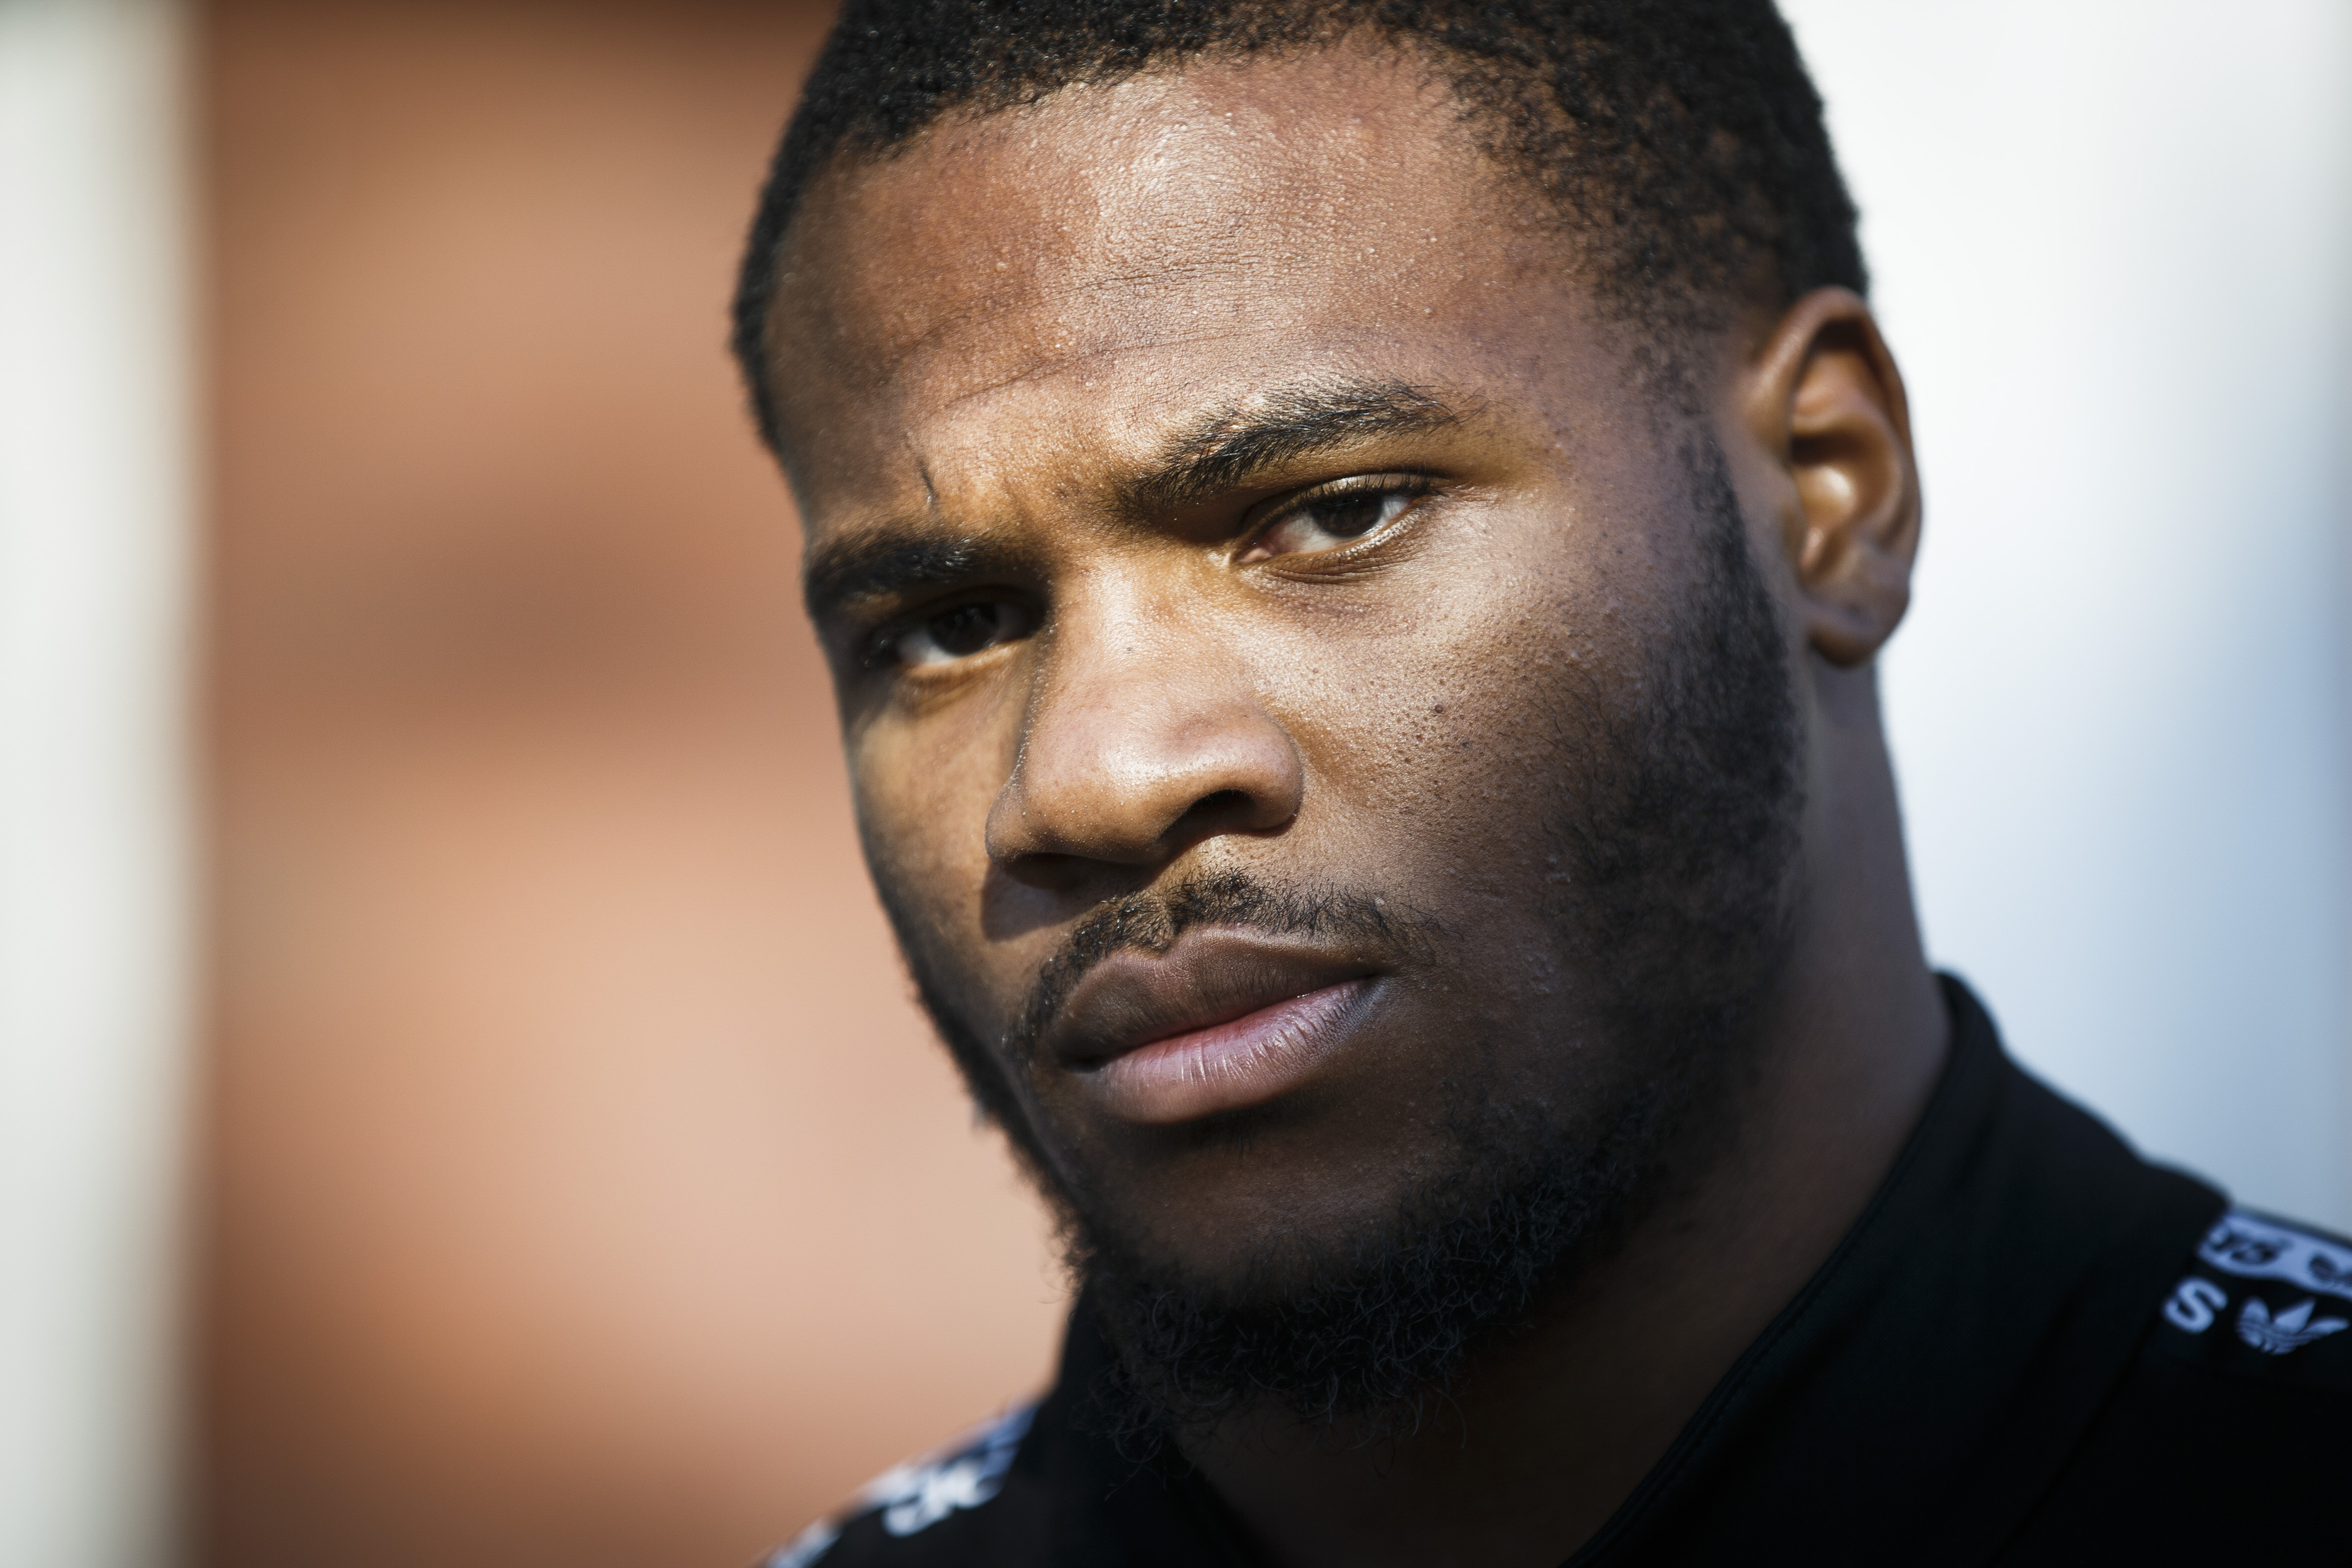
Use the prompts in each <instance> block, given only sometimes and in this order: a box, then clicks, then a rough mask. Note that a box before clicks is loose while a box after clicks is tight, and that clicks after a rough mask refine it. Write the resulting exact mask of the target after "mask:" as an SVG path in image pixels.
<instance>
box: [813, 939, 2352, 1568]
mask: <svg viewBox="0 0 2352 1568" xmlns="http://www.w3.org/2000/svg"><path fill="white" fill-rule="evenodd" d="M1945 995H1946V999H1947V1002H1948V1005H1949V1006H1950V1008H1951V1012H1952V1018H1953V1025H1954V1027H1953V1031H1952V1049H1951V1054H1950V1058H1949V1060H1948V1063H1947V1065H1946V1067H1945V1068H1944V1073H1943V1077H1942V1079H1941V1080H1940V1081H1939V1082H1938V1084H1937V1088H1936V1091H1935V1094H1934V1097H1933V1098H1932V1099H1931V1100H1929V1101H1928V1104H1927V1110H1926V1113H1925V1114H1924V1115H1923V1116H1922V1117H1921V1119H1920V1122H1919V1125H1918V1127H1917V1128H1916V1130H1914V1131H1913V1132H1912V1135H1911V1137H1910V1139H1909V1141H1908V1142H1906V1144H1905V1146H1904V1149H1903V1152H1902V1153H1901V1154H1900V1155H1899V1156H1898V1157H1897V1159H1896V1161H1895V1167H1894V1169H1893V1170H1892V1171H1891V1172H1890V1173H1888V1175H1887V1178H1886V1181H1885V1184H1884V1185H1882V1186H1881V1188H1880V1189H1879V1191H1878V1193H1877V1194H1876V1195H1875V1196H1874V1198H1873V1199H1872V1200H1871V1204H1870V1206H1869V1208H1868V1209H1866V1210H1865V1211H1864V1214H1863V1216H1862V1218H1861V1219H1860V1220H1859V1221H1857V1222H1856V1223H1855V1225H1854V1226H1853V1230H1852V1231H1851V1232H1849V1233H1848V1234H1847V1236H1846V1237H1845V1238H1844V1240H1843V1241H1842V1242H1841V1243H1839V1245H1838V1247H1837V1250H1836V1251H1835V1252H1833V1253H1832V1255H1831V1256H1830V1258H1829V1260H1828V1261H1827V1262H1826V1263H1824V1264H1822V1268H1821V1269H1820V1271H1819V1272H1818V1273H1816V1274H1815V1275H1814V1276H1813V1278H1812V1279H1811V1281H1810V1282H1809V1283H1807V1285H1806V1286H1805V1288H1804V1289H1802V1290H1801V1291H1800V1292H1799V1293H1798V1295H1797V1297H1796V1299H1795V1300H1791V1301H1790V1303H1789V1304H1788V1306H1787V1307H1785V1308H1783V1309H1782V1310H1781V1311H1780V1315H1779V1316H1778V1317H1777V1318H1775V1319H1774V1320H1773V1321H1772V1323H1771V1325H1770V1326H1769V1327H1768V1328H1767V1329H1766V1330H1765V1331H1764V1332H1763V1333H1762V1334H1761V1335H1760V1336H1759V1337H1758V1339H1757V1340H1756V1342H1755V1343H1753V1344H1751V1345H1750V1346H1748V1350H1747V1351H1746V1352H1744V1353H1743V1354H1742V1355H1741V1356H1740V1358H1739V1361H1738V1363H1737V1364H1736V1365H1734V1366H1733V1367H1732V1369H1731V1371H1730V1372H1729V1373H1727V1375H1726V1376H1725V1377H1724V1379H1723V1381H1722V1382H1721V1383H1720V1384H1717V1387H1716V1389H1715V1390H1714V1392H1713V1393H1712V1394H1709V1395H1708V1397H1707V1399H1706V1404H1704V1405H1701V1406H1700V1408H1699V1410H1698V1412H1697V1413H1696V1415H1693V1416H1692V1417H1691V1419H1690V1422H1689V1424H1688V1425H1687V1426H1685V1427H1684V1429H1683V1431H1682V1433H1681V1435H1680V1436H1678V1437H1676V1439H1675V1443H1674V1446H1673V1447H1671V1448H1670V1449H1669V1450H1668V1451H1667V1453H1666V1456H1665V1458H1663V1459H1662V1460H1660V1461H1659V1463H1658V1465H1657V1467H1656V1468H1655V1469H1654V1470H1652V1471H1651V1473H1650V1474H1649V1475H1648V1477H1646V1478H1645V1479H1643V1482H1642V1484H1641V1485H1640V1486H1639V1487H1637V1488H1636V1489H1634V1491H1633V1495H1632V1496H1630V1497H1629V1498H1627V1499H1626V1500H1625V1501H1624V1503H1623V1504H1622V1506H1621V1507H1620V1508H1619V1509H1618V1510H1617V1512H1616V1514H1615V1515H1614V1516H1613V1517H1612V1519H1611V1520H1610V1521H1609V1522H1608V1523H1607V1524H1606V1525H1604V1526H1603V1527H1602V1528H1601V1531H1600V1532H1599V1533H1598V1534H1596V1535H1595V1536H1594V1537H1593V1538H1592V1539H1591V1541H1589V1542H1586V1543H1585V1544H1584V1545H1583V1546H1582V1547H1581V1548H1580V1550H1579V1551H1578V1552H1576V1554H1575V1555H1574V1556H1573V1557H1571V1558H1570V1560H1569V1568H1646V1565H1650V1564H1667V1563H1672V1564H1677V1565H1682V1564H1693V1563H1757V1562H1759V1561H1761V1562H1774V1561H1795V1560H1801V1561H1803V1562H1805V1563H1809V1564H1842V1563H1869V1564H1874V1565H1877V1564H1887V1563H1902V1564H1906V1565H1924V1564H1974V1563H2004V1564H2021V1565H2022V1564H2044V1563H2047V1564H2060V1563H2063V1564H2068V1565H2070V1568H2072V1565H2080V1564H2086V1563H2130V1564H2133V1565H2134V1568H2147V1565H2150V1564H2158V1563H2195V1564H2198V1565H2200V1568H2221V1565H2222V1564H2229V1563H2244V1562H2252V1561H2254V1560H2255V1557H2256V1554H2257V1553H2259V1554H2261V1555H2263V1557H2265V1558H2268V1557H2269V1556H2270V1555H2271V1554H2272V1553H2275V1552H2294V1553H2295V1554H2296V1555H2297V1557H2298V1559H2299V1560H2303V1561H2309V1562H2313V1563H2321V1562H2347V1561H2352V1529H2347V1528H2346V1527H2344V1526H2340V1525H2338V1524H2337V1522H2336V1515H2337V1513H2338V1512H2339V1508H2338V1505H2337V1498H2338V1496H2339V1495H2341V1494H2337V1493H2336V1491H2335V1488H2336V1487H2337V1486H2347V1487H2352V1333H2347V1332H2345V1329H2346V1327H2347V1320H2352V1244H2347V1243H2346V1242H2344V1241H2342V1240H2339V1239H2337V1238H2335V1237H2327V1236H2324V1235H2320V1234H2318V1233H2315V1232H2313V1231H2311V1230H2309V1229H2307V1228H2305V1227H2304V1226H2295V1225H2290V1224H2287V1223H2285V1222H2283V1221H2279V1220H2274V1219H2268V1218H2263V1217H2262V1216H2259V1215H2252V1214H2249V1213H2246V1212H2244V1211H2242V1210H2238V1209H2233V1208H2231V1207H2229V1205H2228V1204H2227V1203H2226V1201H2225V1200H2224V1199H2223V1198H2222V1197H2221V1194H2218V1193H2216V1192H2214V1191H2213V1190H2212V1189H2211V1188H2210V1187H2207V1186H2205V1185H2204V1184H2201V1183H2199V1182H2196V1181H2193V1180H2191V1179H2189V1177H2187V1176H2183V1175H2180V1174H2178V1173H2174V1172H2170V1171H2166V1170H2161V1169H2158V1167H2156V1166H2153V1165H2150V1164H2148V1163H2146V1162H2145V1161H2143V1160H2141V1159H2140V1158H2139V1157H2138V1156H2137V1154H2135V1153H2133V1152H2131V1150H2130V1149H2128V1148H2126V1146H2125V1145H2124V1143H2123V1142H2121V1141H2120V1140H2119V1139H2117V1138H2116V1136H2115V1134H2113V1133H2112V1132H2110V1131H2107V1130H2106V1128H2105V1127H2104V1126H2102V1125H2100V1123H2099V1122H2097V1121H2095V1120H2093V1119H2092V1118H2091V1117H2090V1116H2088V1115H2086V1114H2084V1112H2083V1111H2082V1110H2078V1109H2077V1108H2075V1107H2074V1106H2073V1105H2071V1104H2069V1103H2067V1102H2066V1101H2065V1100H2061V1099H2059V1098H2058V1096H2056V1095H2055V1094H2053V1093H2052V1092H2051V1091H2050V1090H2049V1089H2045V1088H2043V1087H2042V1085H2041V1084H2040V1083H2038V1082H2036V1081H2035V1080H2034V1079H2032V1078H2029V1077H2028V1076H2026V1074H2025V1073H2024V1072H2023V1071H2021V1069H2020V1068H2018V1067H2017V1066H2016V1064H2014V1063H2013V1062H2011V1060H2010V1059H2009V1058H2008V1057H2007V1056H2006V1055H2005V1054H2004V1053H2003V1052H2002V1050H2001V1048H2000V1038H1999V1037H1998V1036H1997V1035H1996V1034H1995V1032H1994V1029H1993V1025H1992V1020H1991V1019H1990V1017H1988V1016H1986V1014H1985V1012H1984V1009H1983V1008H1982V1007H1981V1006H1980V1005H1978V1003H1977V1001H1976V998H1975V997H1974V996H1972V995H1971V994H1969V991H1968V990H1967V988H1966V987H1964V986H1962V985H1961V984H1959V983H1958V982H1957V981H1953V980H1947V981H1946V982H1945ZM1109 1354H1110V1352H1109V1350H1108V1347H1107V1346H1106V1345H1105V1344H1104V1343H1103V1342H1102V1340H1101V1337H1100V1333H1099V1331H1098V1330H1097V1328H1096V1326H1095V1324H1094V1322H1093V1321H1092V1318H1091V1316H1090V1314H1088V1313H1087V1310H1086V1309H1085V1307H1084V1305H1083V1303H1082V1304H1081V1306H1080V1307H1079V1309H1078V1310H1076V1311H1075V1312H1074V1313H1073V1314H1072V1317H1071V1321H1070V1326H1069V1331H1068V1333H1067V1335H1066V1342H1065V1345H1064V1349H1063V1357H1062V1365H1061V1370H1060V1373H1059V1375H1058V1377H1057V1379H1056V1382H1055V1387H1054V1389H1053V1391H1052V1392H1051V1393H1050V1394H1047V1395H1046V1397H1045V1400H1044V1401H1043V1402H1042V1403H1040V1404H1038V1405H1034V1406H1027V1407H1023V1408H1020V1409H1016V1410H1015V1411H1013V1413H1012V1414H1011V1415H1007V1416H1005V1417H1003V1419H1002V1420H1000V1421H998V1422H995V1423H993V1424H992V1425H991V1426H987V1427H984V1428H982V1430H981V1432H979V1433H978V1434H976V1435H974V1436H971V1437H970V1438H967V1439H965V1440H964V1441H962V1442H961V1443H959V1444H957V1445H954V1446H951V1447H950V1448H948V1449H946V1450H943V1451H942V1452H941V1454H940V1455H939V1456H937V1457H935V1458H930V1459H929V1460H927V1461H924V1462H921V1463H918V1464H914V1465H908V1466H902V1467H900V1468H898V1469H896V1470H893V1471H891V1472H890V1473H889V1474H888V1475H886V1476H884V1477H882V1478H881V1479H878V1480H877V1481H876V1482H874V1483H873V1485H871V1486H869V1487H868V1488H867V1489H866V1491H865V1492H864V1493H862V1494H861V1496H860V1499H859V1500H858V1501H857V1503H856V1505H854V1507H853V1509H852V1510H850V1511H849V1512H848V1513H846V1514H845V1516H843V1517H842V1518H841V1519H838V1520H835V1521H826V1522H824V1523H822V1524H819V1525H816V1526H814V1527H812V1528H811V1529H810V1530H809V1531H807V1532H805V1533H804V1534H803V1536H802V1537H801V1538H800V1539H799V1540H798V1541H796V1542H793V1543H792V1544H791V1545H789V1546H786V1547H784V1548H783V1549H782V1550H781V1551H779V1552H776V1553H775V1554H774V1556H772V1557H771V1558H770V1559H769V1560H768V1563H767V1565H766V1568H805V1565H807V1564H811V1563H823V1564H824V1568H866V1565H868V1564H873V1565H877V1568H882V1565H887V1568H932V1565H943V1564H950V1563H952V1564H959V1565H986V1568H999V1565H1003V1568H1013V1565H1015V1564H1017V1565H1020V1568H1096V1565H1097V1564H1101V1565H1108V1564H1123V1565H1133V1568H1157V1565H1162V1564H1165V1565H1169V1568H1176V1565H1180V1564H1181V1565H1192V1564H1211V1563H1214V1564H1235V1565H1240V1564H1248V1563H1253V1562H1254V1561H1255V1560H1254V1559H1253V1557H1252V1556H1251V1554H1250V1553H1249V1552H1248V1550H1247V1548H1246V1547H1245V1546H1244V1544H1243V1543H1242V1542H1241V1541H1240V1540H1239V1538H1238V1537H1237V1536H1236V1534H1235V1533H1234V1530H1233V1528H1232V1526H1231V1525H1230V1523H1229V1522H1228V1521H1227V1519H1226V1517H1225V1516H1224V1514H1223V1510H1222V1508H1221V1507H1220V1505H1219V1504H1218V1503H1217V1502H1216V1500H1214V1499H1213V1497H1212V1496H1211V1495H1210V1494H1209V1492H1208V1489H1207V1487H1206V1484H1205V1483H1204V1482H1203V1481H1202V1479H1200V1478H1199V1477H1198V1476H1197V1475H1194V1474H1191V1473H1186V1472H1185V1471H1184V1470H1183V1468H1182V1467H1181V1461H1180V1462H1176V1463H1172V1464H1163V1465H1161V1466H1159V1467H1156V1468H1153V1467H1139V1466H1137V1465H1136V1464H1134V1463H1133V1462H1131V1461H1129V1460H1127V1459H1123V1458H1120V1457H1119V1455H1118V1453H1117V1452H1116V1450H1115V1449H1114V1448H1113V1447H1112V1446H1111V1445H1110V1444H1109V1443H1108V1441H1107V1440H1106V1439H1104V1438H1103V1437H1101V1436H1097V1435H1096V1434H1095V1433H1093V1432H1091V1431H1090V1430H1089V1429H1088V1423H1087V1421H1086V1420H1085V1419H1084V1411H1085V1410H1086V1408H1087V1395H1088V1391H1089V1390H1090V1389H1092V1388H1093V1387H1094V1385H1095V1380H1096V1379H1097V1376H1098V1375H1099V1374H1100V1373H1101V1372H1102V1370H1103V1369H1104V1367H1106V1366H1107V1365H1108V1356H1109Z"/></svg>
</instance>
